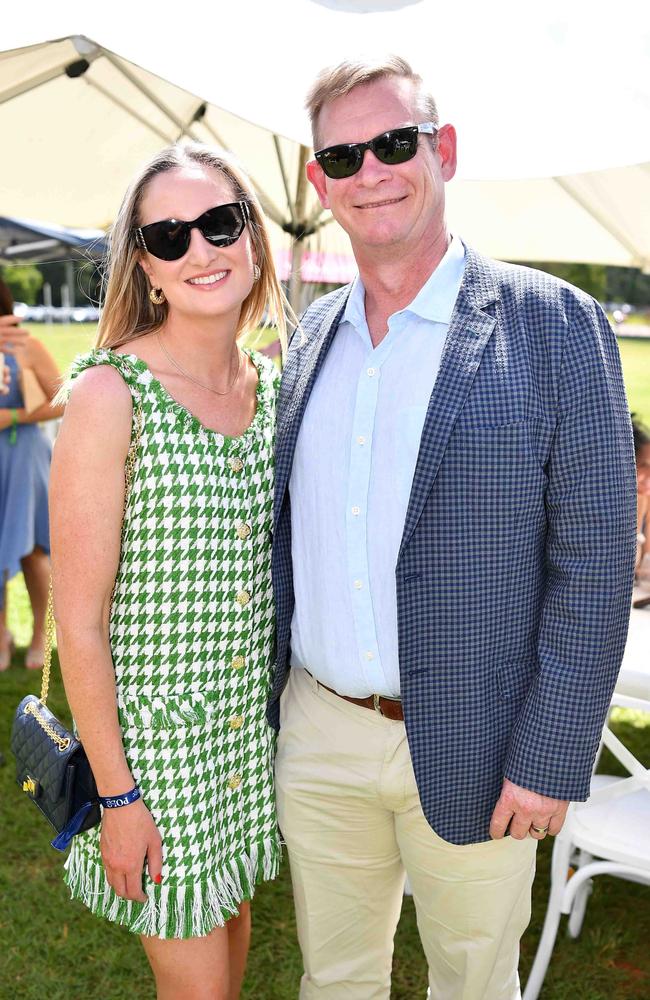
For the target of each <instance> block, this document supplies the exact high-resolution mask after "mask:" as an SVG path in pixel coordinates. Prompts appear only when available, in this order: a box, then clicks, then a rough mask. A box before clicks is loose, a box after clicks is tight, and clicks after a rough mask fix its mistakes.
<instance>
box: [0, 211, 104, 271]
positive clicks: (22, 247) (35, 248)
mask: <svg viewBox="0 0 650 1000" xmlns="http://www.w3.org/2000/svg"><path fill="white" fill-rule="evenodd" d="M71 251H72V252H76V253H77V254H78V255H79V257H80V258H81V257H83V258H84V259H85V260H88V259H91V260H101V258H102V257H103V256H104V254H105V253H106V238H105V234H104V232H103V231H102V230H101V229H68V228H66V227H65V226H56V225H54V224H53V223H50V224H49V225H46V224H44V223H42V222H35V221H33V220H32V219H16V218H9V217H7V216H0V261H6V262H8V263H12V262H15V261H30V260H38V261H50V260H61V259H63V258H65V257H69V256H70V252H71Z"/></svg>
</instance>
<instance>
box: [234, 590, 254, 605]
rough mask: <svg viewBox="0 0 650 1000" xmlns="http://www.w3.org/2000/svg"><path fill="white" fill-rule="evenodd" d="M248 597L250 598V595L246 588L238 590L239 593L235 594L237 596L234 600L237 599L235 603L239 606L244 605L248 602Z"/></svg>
mask: <svg viewBox="0 0 650 1000" xmlns="http://www.w3.org/2000/svg"><path fill="white" fill-rule="evenodd" d="M250 599H251V595H250V594H249V593H248V591H247V590H240V591H239V593H238V594H237V597H236V598H235V600H236V601H237V604H239V606H240V608H244V607H246V605H247V604H248V602H249V601H250Z"/></svg>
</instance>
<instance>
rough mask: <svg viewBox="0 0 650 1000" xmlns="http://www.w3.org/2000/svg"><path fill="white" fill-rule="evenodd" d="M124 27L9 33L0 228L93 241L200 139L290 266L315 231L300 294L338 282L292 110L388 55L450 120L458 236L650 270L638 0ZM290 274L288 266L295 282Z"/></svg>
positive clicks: (333, 234)
mask: <svg viewBox="0 0 650 1000" xmlns="http://www.w3.org/2000/svg"><path fill="white" fill-rule="evenodd" d="M396 8H399V9H396ZM364 9H365V10H368V11H371V12H368V13H362V12H361V11H363V10H364ZM117 13H118V9H117V8H115V7H113V8H111V9H110V10H109V9H108V8H106V7H105V5H90V4H82V3H79V2H77V0H69V2H66V0H63V2H60V3H58V4H56V5H51V4H45V3H40V2H35V3H31V4H30V5H28V6H26V7H25V14H24V16H21V13H20V10H19V9H18V10H17V12H15V14H14V18H13V23H11V24H9V23H6V24H5V25H4V27H3V34H2V41H1V44H2V48H3V51H0V134H1V135H2V136H3V140H4V141H3V147H4V149H5V152H4V153H0V211H2V212H3V213H5V214H7V215H24V216H28V217H30V218H39V219H43V220H45V221H50V222H56V223H60V224H64V225H68V226H105V225H107V224H109V223H110V221H111V219H112V218H113V216H114V213H115V210H116V207H117V205H118V204H119V200H120V197H121V195H122V193H123V191H124V189H125V187H126V184H127V182H128V179H129V177H130V175H131V174H132V172H133V170H134V169H135V167H136V166H137V165H138V164H139V163H140V162H141V161H143V160H144V159H146V158H147V157H148V156H149V155H150V154H151V153H153V152H154V151H155V150H156V149H157V148H159V147H160V146H162V145H163V144H165V143H167V142H169V141H171V140H174V139H176V138H178V137H179V136H181V135H189V136H195V137H197V138H203V139H207V140H208V141H217V142H220V143H222V144H223V145H225V146H227V147H228V148H230V149H231V150H233V151H234V152H235V153H236V154H237V156H238V157H239V158H240V159H241V160H242V162H243V163H244V164H245V165H246V166H247V168H248V171H249V173H250V174H251V176H252V178H253V180H254V182H255V183H256V186H257V188H258V191H259V192H260V195H261V197H262V201H263V204H264V206H265V208H266V211H267V213H268V215H269V216H270V218H271V219H273V221H274V224H275V226H276V228H275V236H274V241H275V245H276V247H277V249H278V254H279V256H280V257H281V258H282V257H283V255H284V264H285V266H288V265H289V255H290V253H291V244H292V240H293V238H294V237H295V235H296V234H297V233H300V232H301V231H304V230H306V231H307V232H308V233H309V232H311V231H312V230H315V232H314V233H313V234H312V235H310V236H309V238H308V239H307V240H306V244H307V246H308V248H309V249H310V250H311V251H312V254H311V256H310V257H308V258H307V259H306V260H305V261H304V263H303V272H304V276H306V277H312V278H313V277H318V276H319V275H320V276H321V277H324V276H325V273H324V272H323V271H322V267H321V265H322V263H323V261H322V259H321V258H319V257H318V253H319V252H322V251H327V254H328V258H327V260H328V265H329V268H330V274H331V273H333V271H337V275H338V278H339V279H340V280H345V278H346V277H347V276H348V274H349V270H350V268H349V261H347V260H346V257H345V255H346V254H349V245H348V244H347V240H346V238H345V236H344V234H342V232H341V231H340V230H339V229H338V227H337V226H336V224H335V223H330V222H329V221H328V216H327V214H326V213H325V214H323V213H322V212H321V210H320V208H319V206H318V204H317V203H316V201H315V199H314V198H313V196H312V193H311V191H310V190H309V188H308V187H307V186H306V185H305V184H304V183H303V179H302V178H303V170H302V165H303V164H304V161H305V159H306V158H307V156H308V155H310V154H309V150H308V143H309V131H308V124H307V120H306V116H305V113H304V111H303V107H302V105H303V100H304V94H305V91H306V89H307V87H308V85H309V82H310V81H311V79H312V78H313V76H314V75H315V72H316V71H317V69H318V68H320V67H321V66H323V65H327V64H331V63H332V62H335V61H338V60H339V59H341V58H344V57H349V56H354V55H358V54H359V53H360V52H362V51H364V52H371V53H372V52H377V51H380V50H383V51H385V50H388V49H390V50H392V51H396V52H399V53H400V54H403V55H405V56H406V57H407V58H408V59H409V60H410V61H411V62H412V64H413V65H414V67H415V68H416V69H417V70H419V71H420V72H421V73H422V75H423V76H424V77H425V81H426V82H427V84H429V85H430V87H431V89H432V91H433V92H434V93H435V94H436V95H437V98H438V102H439V106H440V110H441V116H442V119H443V120H446V121H453V122H454V123H455V124H456V125H457V127H458V131H459V136H460V152H459V174H458V176H457V178H456V179H454V181H453V182H451V183H450V184H449V185H448V199H449V218H450V223H451V227H452V229H453V230H454V231H456V232H459V233H460V234H461V235H462V236H463V237H464V238H465V239H467V240H468V241H469V242H471V243H472V244H474V245H475V246H477V247H478V248H479V249H481V250H483V251H484V252H486V253H490V254H492V255H494V256H497V257H503V258H507V259H511V260H568V261H572V260H573V261H576V260H578V261H586V262H603V263H611V264H620V265H633V266H639V267H643V268H644V269H647V270H648V269H650V8H649V7H648V5H647V3H645V2H643V0H638V2H637V0H619V3H617V5H616V7H615V8H612V7H610V6H609V5H608V6H605V5H602V6H601V5H594V4H591V3H588V2H583V0H572V2H565V3H563V4H560V2H559V0H547V3H546V4H545V5H544V7H543V8H538V9H535V10H533V9H532V5H522V4H520V3H514V2H511V0H495V2H494V3H493V4H491V5H484V4H480V3H476V4H472V3H469V4H464V5H458V6H457V9H456V8H454V9H449V10H446V11H442V10H441V8H440V5H439V4H438V3H437V2H436V0H410V2H408V0H401V2H400V0H392V2H391V0H384V2H383V3H382V2H381V0H374V2H372V0H369V2H366V3H364V2H361V0H359V2H355V0H283V2H282V4H275V5H273V4H268V3H266V2H263V0H238V3H237V5H234V4H233V5H227V6H226V5H214V6H213V7H210V8H202V9H201V10H200V12H199V15H198V16H192V17H187V18H186V17H182V16H181V12H180V11H179V9H178V6H177V5H171V4H165V3H160V4H158V5H157V7H156V13H155V16H154V17H152V14H151V10H150V9H149V8H148V7H145V6H144V5H132V6H131V8H129V10H128V14H127V13H126V9H125V13H124V16H123V17H122V16H119V17H118V16H117ZM8 137H9V138H8ZM283 230H284V231H285V232H283ZM329 255H334V256H329ZM297 262H298V255H297V254H294V259H293V264H294V270H295V269H296V267H297ZM332 264H333V265H335V266H334V268H332ZM319 268H320V270H319ZM309 272H311V273H309ZM335 280H336V279H335Z"/></svg>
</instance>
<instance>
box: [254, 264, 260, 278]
mask: <svg viewBox="0 0 650 1000" xmlns="http://www.w3.org/2000/svg"><path fill="white" fill-rule="evenodd" d="M261 275H262V271H261V268H260V266H259V264H253V281H259V280H260V277H261Z"/></svg>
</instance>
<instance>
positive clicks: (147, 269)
mask: <svg viewBox="0 0 650 1000" xmlns="http://www.w3.org/2000/svg"><path fill="white" fill-rule="evenodd" d="M138 265H139V267H141V268H142V270H143V271H144V273H145V274H146V276H147V278H148V279H149V284H150V285H151V286H152V288H153V287H154V286H155V287H156V288H157V287H158V286H157V285H156V284H155V281H154V277H153V268H152V267H151V264H150V263H149V261H148V260H147V258H146V257H145V256H144V255H143V256H142V257H139V258H138Z"/></svg>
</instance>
